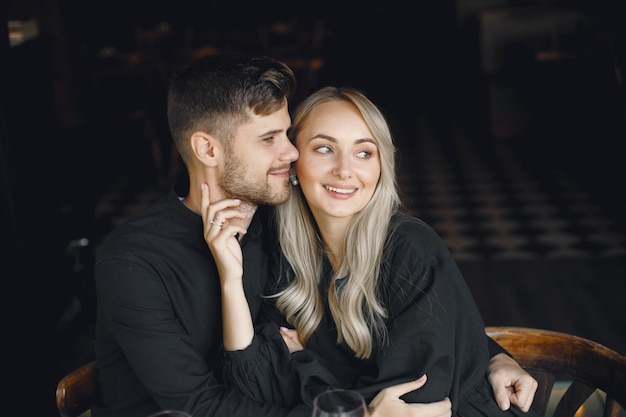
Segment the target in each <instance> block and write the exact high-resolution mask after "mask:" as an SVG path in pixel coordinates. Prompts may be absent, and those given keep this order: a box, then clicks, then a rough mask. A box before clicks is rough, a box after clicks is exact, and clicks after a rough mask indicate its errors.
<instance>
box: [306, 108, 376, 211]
mask: <svg viewBox="0 0 626 417" xmlns="http://www.w3.org/2000/svg"><path fill="white" fill-rule="evenodd" d="M296 148H298V151H299V153H300V157H299V159H298V160H297V162H296V163H295V171H296V175H297V176H298V180H299V182H300V187H301V188H302V192H303V193H304V195H305V197H306V199H307V201H308V203H309V206H310V208H311V211H312V212H313V215H314V216H315V219H316V221H318V222H319V221H320V220H322V221H323V220H330V218H344V219H351V218H352V217H353V216H354V215H355V214H356V213H358V212H359V211H361V210H362V209H363V207H365V205H366V204H367V203H368V201H369V200H370V199H371V198H372V195H373V194H374V190H375V189H376V184H377V183H378V179H379V177H380V155H379V153H378V147H377V146H376V144H375V142H374V136H373V135H372V132H371V131H370V130H369V129H368V127H367V125H366V124H365V121H364V120H363V118H362V117H361V114H360V113H359V111H358V110H357V108H356V107H355V106H354V105H353V104H351V103H348V102H345V101H332V102H327V103H324V104H321V105H319V106H318V107H317V108H315V109H314V110H313V111H312V112H311V113H309V115H308V118H307V119H306V121H305V123H304V125H303V126H302V129H301V130H300V132H299V134H298V136H297V137H296Z"/></svg>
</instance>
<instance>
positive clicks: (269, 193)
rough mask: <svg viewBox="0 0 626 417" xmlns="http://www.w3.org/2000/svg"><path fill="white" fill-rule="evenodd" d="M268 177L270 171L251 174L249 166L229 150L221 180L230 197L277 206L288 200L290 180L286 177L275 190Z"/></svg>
mask: <svg viewBox="0 0 626 417" xmlns="http://www.w3.org/2000/svg"><path fill="white" fill-rule="evenodd" d="M279 169H284V168H279ZM249 176H250V177H249ZM267 179H268V173H265V175H263V176H260V175H250V174H249V172H248V168H247V166H246V165H244V164H243V163H241V161H240V160H239V159H238V158H237V157H236V156H235V155H233V154H232V153H230V152H229V153H228V155H227V156H226V164H225V166H224V172H223V174H222V178H221V180H222V188H223V189H224V192H225V194H226V196H227V197H228V198H238V199H240V200H242V201H244V202H247V203H250V204H253V205H255V206H260V205H270V206H276V205H279V204H282V203H284V202H285V201H287V198H288V197H289V185H288V180H287V179H285V182H284V185H283V186H282V187H281V188H280V189H278V190H275V189H273V188H272V187H271V185H270V184H269V183H268V181H267Z"/></svg>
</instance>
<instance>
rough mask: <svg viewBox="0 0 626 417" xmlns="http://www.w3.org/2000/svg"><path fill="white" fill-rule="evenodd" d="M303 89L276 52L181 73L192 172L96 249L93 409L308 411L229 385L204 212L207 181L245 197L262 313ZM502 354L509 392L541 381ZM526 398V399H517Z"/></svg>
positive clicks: (183, 127) (184, 137)
mask: <svg viewBox="0 0 626 417" xmlns="http://www.w3.org/2000/svg"><path fill="white" fill-rule="evenodd" d="M294 89H295V79H294V76H293V73H292V72H291V70H290V69H289V68H288V67H286V66H284V65H283V64H282V63H280V62H278V61H275V60H273V59H270V58H244V57H234V56H217V55H216V56H209V57H205V58H203V59H201V60H199V61H197V62H195V63H194V64H192V65H191V66H190V67H189V68H187V69H186V70H184V71H183V72H181V73H180V74H178V75H177V76H176V77H175V78H173V80H172V82H171V85H170V90H169V95H168V121H169V125H170V131H171V134H172V137H173V140H174V144H175V145H176V147H177V149H178V151H179V153H180V155H181V158H182V160H183V162H184V163H185V166H186V168H187V172H188V177H189V178H188V179H189V181H188V184H187V185H186V184H177V185H176V186H174V187H173V188H172V190H171V191H170V193H169V194H168V195H167V196H166V197H164V198H162V199H161V200H159V201H158V202H156V203H155V204H153V205H152V206H151V207H149V208H147V209H146V210H144V211H143V212H141V213H139V214H138V215H136V216H135V217H134V218H132V219H130V220H129V221H128V222H127V223H126V224H124V225H122V226H120V227H119V228H117V229H116V230H115V231H114V232H113V233H111V235H110V236H108V238H107V239H106V241H105V242H104V243H103V245H102V246H101V248H100V250H99V253H98V256H97V259H96V265H95V279H96V289H97V294H98V317H97V324H96V360H97V363H98V368H99V372H100V386H101V399H100V402H99V404H97V405H95V406H94V407H93V408H92V414H93V415H94V417H105V416H129V417H130V416H137V417H146V416H148V415H149V414H151V413H153V412H155V411H158V410H160V409H178V410H184V411H187V412H189V413H190V414H191V415H192V416H193V417H212V416H218V415H224V416H231V417H238V416H257V417H258V416H274V417H276V416H287V415H289V416H310V414H311V410H310V409H309V408H307V407H306V406H304V405H300V406H298V407H296V408H294V409H291V410H289V409H284V408H280V407H277V406H274V405H271V404H259V403H255V402H253V401H252V400H250V399H248V398H246V397H245V396H243V395H242V394H240V393H238V392H236V391H233V390H227V389H225V388H224V387H223V385H222V384H221V379H220V375H219V369H220V367H219V364H217V363H216V361H218V360H219V349H220V346H221V325H222V318H221V304H220V284H219V277H218V274H217V270H216V266H215V263H214V261H213V258H212V257H211V254H210V251H209V248H208V246H207V245H206V243H205V240H204V237H203V225H202V218H201V216H200V213H201V186H208V189H209V192H210V196H211V201H212V202H214V201H219V200H221V199H224V198H238V199H240V200H241V203H240V205H239V206H238V208H237V209H238V210H239V212H240V214H239V215H238V218H239V221H240V225H241V226H242V227H243V228H244V229H246V230H247V233H245V234H243V235H242V236H241V237H240V243H241V247H242V251H243V259H244V266H245V271H246V273H245V274H244V276H243V280H244V288H245V292H246V296H247V298H248V300H250V310H251V313H252V316H253V317H255V316H256V314H257V312H258V310H259V307H260V303H261V301H260V297H258V295H259V294H260V293H261V292H262V289H263V285H264V283H265V280H266V273H267V263H266V261H267V259H268V257H269V256H271V254H267V253H265V252H264V250H263V248H264V245H263V237H264V234H263V231H262V226H261V220H260V218H259V216H258V215H257V216H255V215H254V214H255V213H256V212H257V211H260V210H265V208H267V207H269V206H274V205H277V204H281V203H283V202H284V201H285V200H286V199H287V197H288V195H289V187H288V174H289V168H290V165H291V163H292V162H293V161H295V160H296V159H297V158H298V152H297V150H296V149H295V147H294V146H293V145H292V144H291V143H290V141H289V139H288V138H287V129H288V128H289V127H290V124H291V120H290V117H289V111H288V101H287V100H288V98H289V96H290V94H291V93H293V91H294ZM203 184H206V185H203ZM212 220H213V221H214V222H216V223H217V224H219V222H220V220H219V219H212ZM497 358H501V359H497ZM494 361H495V362H494V364H495V366H494V367H493V369H494V372H492V373H491V376H492V378H494V381H495V382H494V383H492V386H494V387H496V388H497V389H498V390H500V391H501V393H502V394H500V395H501V396H502V398H504V399H505V400H503V401H508V398H509V397H508V395H507V394H506V390H507V389H512V388H513V387H514V386H515V385H517V386H516V388H522V389H521V391H518V392H522V393H527V392H529V391H530V390H531V388H532V387H529V385H528V384H529V381H534V380H533V379H532V378H531V377H530V376H529V375H528V374H526V373H524V372H523V371H522V370H521V368H519V366H518V365H517V364H516V363H515V362H514V361H512V360H511V359H510V358H508V357H507V356H506V355H504V354H500V355H497V356H496V357H494ZM410 384H411V383H409V384H404V385H405V386H402V387H401V386H398V387H396V388H395V390H394V389H390V390H389V391H386V392H384V393H381V396H380V398H378V397H377V399H376V400H375V401H378V402H377V404H376V405H377V406H376V416H383V415H385V414H384V410H385V404H387V405H389V404H391V405H389V408H387V409H386V410H392V409H394V408H392V407H398V405H402V404H403V403H402V402H401V401H399V398H398V397H399V396H400V395H402V394H403V393H404V392H406V391H407V390H414V389H416V388H419V386H417V385H410ZM520 384H521V385H520ZM532 393H534V390H532ZM511 398H513V401H516V400H515V398H514V396H513V397H511ZM386 399H389V401H386ZM381 404H382V406H381ZM527 404H528V405H529V404H530V403H529V402H528V399H527V398H526V400H525V401H522V402H521V403H520V408H523V407H526V405H527ZM506 405H507V406H508V402H507V404H506ZM423 407H425V408H422V409H421V413H422V415H423V416H424V415H427V416H430V417H435V416H442V417H445V416H449V414H450V409H449V401H447V400H442V401H441V402H439V403H433V404H426V405H423ZM429 407H430V408H429ZM388 414H391V413H390V412H389V413H388Z"/></svg>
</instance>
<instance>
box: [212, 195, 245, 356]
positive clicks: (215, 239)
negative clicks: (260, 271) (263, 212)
mask: <svg viewBox="0 0 626 417" xmlns="http://www.w3.org/2000/svg"><path fill="white" fill-rule="evenodd" d="M239 204H241V201H239V200H235V199H225V200H221V201H219V202H217V203H215V204H210V201H209V187H208V186H207V185H206V184H202V222H203V224H204V239H205V240H206V242H207V245H208V246H209V249H210V250H211V254H212V255H213V259H214V260H215V264H216V265H217V271H218V274H219V277H220V286H221V290H222V326H223V344H224V349H226V350H241V349H245V348H246V347H248V346H250V343H252V338H253V337H254V325H253V323H252V316H251V314H250V308H249V307H248V300H247V299H246V294H245V293H244V290H243V281H242V279H243V254H242V252H241V246H239V241H238V239H237V236H243V235H245V233H246V230H245V229H244V228H242V227H240V226H238V225H236V224H233V222H231V221H230V220H231V219H237V218H239V219H243V218H245V216H246V214H244V213H242V212H240V211H239V210H236V207H237V206H239Z"/></svg>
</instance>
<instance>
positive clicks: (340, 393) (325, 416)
mask: <svg viewBox="0 0 626 417" xmlns="http://www.w3.org/2000/svg"><path fill="white" fill-rule="evenodd" d="M367 416H368V413H367V406H366V405H365V400H364V399H363V396H362V395H361V394H359V393H358V392H356V391H352V390H347V389H330V390H327V391H324V392H321V393H319V394H318V395H317V396H316V397H315V399H314V400H313V415H312V417H367Z"/></svg>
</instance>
